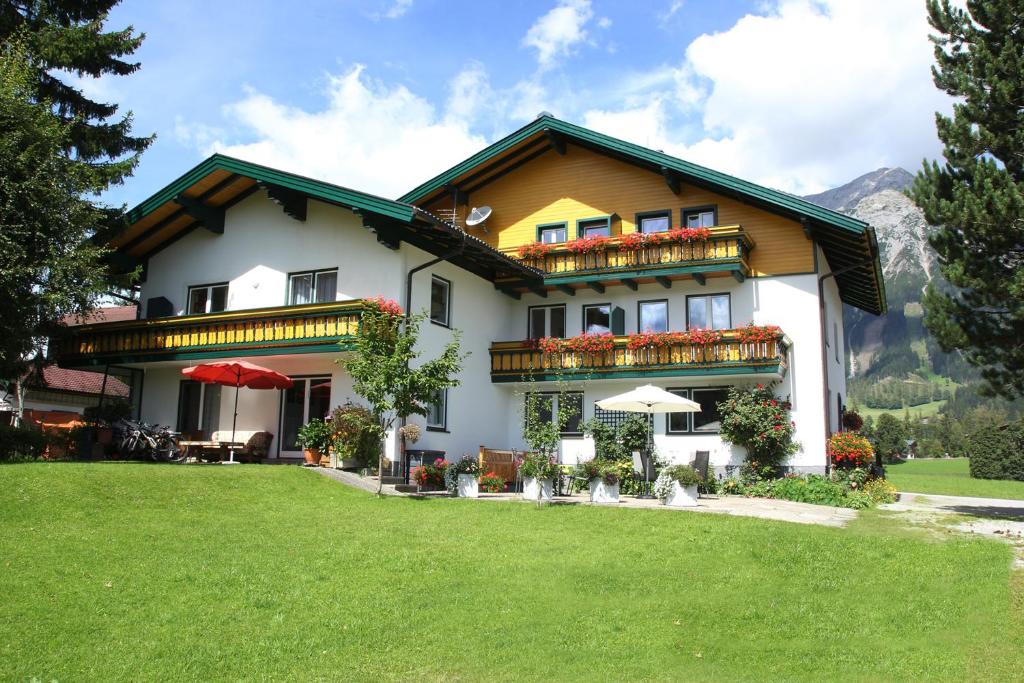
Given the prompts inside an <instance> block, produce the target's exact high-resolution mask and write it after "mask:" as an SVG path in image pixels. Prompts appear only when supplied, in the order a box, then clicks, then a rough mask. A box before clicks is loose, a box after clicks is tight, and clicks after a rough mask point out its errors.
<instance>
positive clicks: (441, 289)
mask: <svg viewBox="0 0 1024 683" xmlns="http://www.w3.org/2000/svg"><path fill="white" fill-rule="evenodd" d="M451 303H452V283H451V282H449V281H448V280H445V279H444V278H443V277H438V276H436V275H434V276H433V277H432V278H431V280H430V322H432V323H436V324H438V325H444V326H445V327H448V325H449V324H450V321H451Z"/></svg>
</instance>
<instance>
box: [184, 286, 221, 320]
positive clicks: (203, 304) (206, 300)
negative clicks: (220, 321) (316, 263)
mask: <svg viewBox="0 0 1024 683" xmlns="http://www.w3.org/2000/svg"><path fill="white" fill-rule="evenodd" d="M227 307H228V285H227V283H223V284H217V285H196V286H195V287H189V288H188V315H199V314H201V313H217V312H218V311H224V310H227Z"/></svg>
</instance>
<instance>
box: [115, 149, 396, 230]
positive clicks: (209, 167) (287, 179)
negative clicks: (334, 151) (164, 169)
mask: <svg viewBox="0 0 1024 683" xmlns="http://www.w3.org/2000/svg"><path fill="white" fill-rule="evenodd" d="M218 170H223V171H228V172H230V173H236V174H238V175H241V176H246V177H248V178H252V179H253V180H256V181H258V182H269V183H274V184H275V185H280V186H281V187H285V188H288V189H289V190H295V191H296V192H302V193H303V194H306V195H309V196H310V197H314V198H316V199H321V200H323V201H326V202H332V203H335V204H341V205H343V206H347V207H350V208H353V209H362V210H365V211H372V212H374V213H377V214H380V215H382V216H387V217H388V218H394V219H396V220H400V221H411V220H412V219H413V215H414V213H415V210H414V208H413V207H412V206H411V205H409V204H406V203H403V202H397V201H395V200H393V199H386V198H384V197H378V196H376V195H372V194H367V193H366V192H359V191H358V190H352V189H349V188H347V187H342V186H340V185H334V184H331V183H326V182H324V181H322V180H314V179H313V178H307V177H305V176H301V175H297V174H295V173H288V172H286V171H279V170H277V169H274V168H270V167H268V166H262V165H260V164H254V163H252V162H251V161H242V160H241V159H235V158H234V157H229V156H225V155H224V154H214V155H212V156H211V157H209V158H207V159H206V160H205V161H203V162H201V163H200V164H199V165H197V166H195V167H193V168H192V169H190V170H189V171H187V172H186V173H184V174H183V175H182V176H181V177H179V178H177V179H176V180H174V181H172V182H171V183H170V184H168V185H167V186H166V187H164V188H163V189H161V190H159V191H158V192H156V194H154V195H153V196H151V197H150V198H149V199H146V200H144V201H143V202H142V203H140V204H139V205H138V206H136V207H135V208H133V209H132V210H131V211H129V212H128V222H129V223H134V222H136V221H138V220H140V219H141V218H143V217H145V216H146V215H147V214H149V213H151V212H153V211H155V210H156V209H157V208H158V207H159V206H161V205H163V204H164V203H165V202H168V201H173V200H174V198H175V197H176V196H178V194H180V193H181V192H183V191H184V190H186V189H188V188H189V187H191V186H192V185H194V184H195V183H197V182H198V181H200V180H202V179H203V178H205V177H206V176H207V175H209V174H210V173H213V172H214V171H218Z"/></svg>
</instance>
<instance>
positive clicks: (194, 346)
mask: <svg viewBox="0 0 1024 683" xmlns="http://www.w3.org/2000/svg"><path fill="white" fill-rule="evenodd" d="M365 305H366V304H365V302H364V301H363V300H362V299H354V300H350V301H338V302H331V303H322V304H309V305H298V306H277V307H274V308H259V309H249V310H242V311H224V312H220V313H207V314H205V315H189V316H179V317H172V318H154V319H149V320H131V321H123V322H110V323H97V324H94V325H82V326H78V327H70V328H68V329H67V330H66V333H65V334H64V336H63V337H61V338H60V339H58V340H57V348H58V352H57V361H58V362H59V363H60V364H61V365H62V366H65V367H76V366H89V365H109V364H125V363H138V362H152V361H160V360H179V359H205V358H226V357H233V356H253V355H273V354H290V353H315V352H332V351H334V352H337V351H340V350H342V349H343V348H344V346H343V345H344V344H345V343H346V342H349V341H354V338H355V336H356V334H357V333H358V331H359V319H360V316H361V314H362V310H363V308H364V307H365Z"/></svg>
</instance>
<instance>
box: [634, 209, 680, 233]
mask: <svg viewBox="0 0 1024 683" xmlns="http://www.w3.org/2000/svg"><path fill="white" fill-rule="evenodd" d="M671 223H672V212H671V211H664V212H658V213H649V214H637V217H636V229H637V230H639V231H640V232H647V233H650V232H666V231H668V230H669V229H670V228H671V227H672V226H671Z"/></svg>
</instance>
